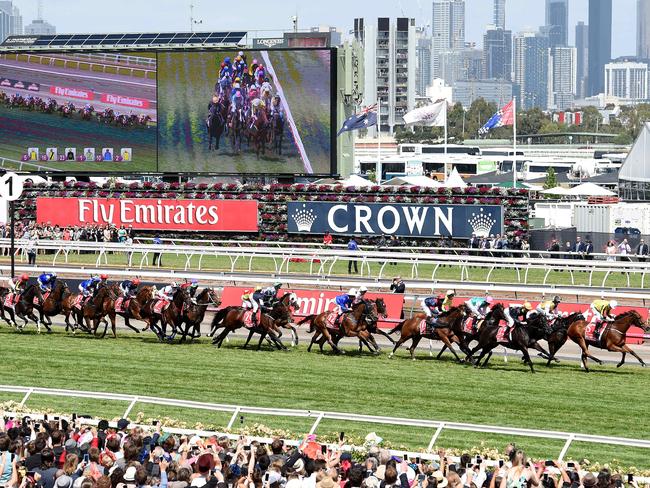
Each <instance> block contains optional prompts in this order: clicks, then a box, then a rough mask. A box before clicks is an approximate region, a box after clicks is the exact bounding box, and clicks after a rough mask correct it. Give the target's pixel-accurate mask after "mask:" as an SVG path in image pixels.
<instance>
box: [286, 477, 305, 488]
mask: <svg viewBox="0 0 650 488" xmlns="http://www.w3.org/2000/svg"><path fill="white" fill-rule="evenodd" d="M284 488H302V482H301V481H300V480H299V479H297V478H293V479H290V480H289V481H287V484H286V485H284Z"/></svg>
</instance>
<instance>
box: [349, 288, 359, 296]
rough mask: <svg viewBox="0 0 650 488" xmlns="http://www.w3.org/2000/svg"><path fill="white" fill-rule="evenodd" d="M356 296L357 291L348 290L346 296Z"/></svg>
mask: <svg viewBox="0 0 650 488" xmlns="http://www.w3.org/2000/svg"><path fill="white" fill-rule="evenodd" d="M356 294H357V290H356V289H354V288H350V291H349V292H348V295H356Z"/></svg>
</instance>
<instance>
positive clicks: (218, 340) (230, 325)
mask: <svg viewBox="0 0 650 488" xmlns="http://www.w3.org/2000/svg"><path fill="white" fill-rule="evenodd" d="M245 313H246V310H244V309H243V308H242V307H224V308H222V309H221V310H219V311H218V312H217V313H216V314H215V315H214V318H213V319H212V332H211V333H212V335H214V333H216V330H217V329H220V328H223V329H224V330H223V332H221V333H220V334H219V335H218V336H217V337H215V338H214V339H212V344H214V345H216V346H217V347H221V345H222V344H223V341H224V339H225V338H226V336H227V335H228V334H230V333H231V332H233V331H235V330H237V329H239V328H241V327H246V323H245V322H244V314H245ZM251 330H253V331H254V332H257V333H258V334H261V337H260V342H259V343H258V345H257V350H258V351H259V350H260V349H261V348H262V341H263V340H264V338H265V337H266V336H267V335H268V336H269V338H270V339H271V342H272V343H273V345H274V346H275V347H277V348H278V349H279V350H283V349H284V350H286V349H287V348H286V346H285V345H284V344H282V341H281V340H280V338H279V336H278V335H276V333H277V334H279V333H280V330H279V329H278V328H277V326H276V325H275V320H274V319H273V318H272V317H271V316H270V315H268V314H265V313H263V314H260V319H259V322H258V324H257V326H256V327H251ZM244 347H245V346H244Z"/></svg>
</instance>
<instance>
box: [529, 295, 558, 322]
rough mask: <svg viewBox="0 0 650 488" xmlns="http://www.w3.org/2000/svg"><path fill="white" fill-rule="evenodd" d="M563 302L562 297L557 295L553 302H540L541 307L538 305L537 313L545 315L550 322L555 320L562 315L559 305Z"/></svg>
mask: <svg viewBox="0 0 650 488" xmlns="http://www.w3.org/2000/svg"><path fill="white" fill-rule="evenodd" d="M561 301H562V300H561V299H560V297H559V296H557V295H555V296H554V297H553V300H545V301H543V302H540V303H539V305H537V308H536V309H535V311H536V312H538V313H541V314H544V316H545V317H546V318H547V319H548V320H554V319H556V318H557V316H558V315H559V314H560V310H559V309H558V305H559V304H560V302H561Z"/></svg>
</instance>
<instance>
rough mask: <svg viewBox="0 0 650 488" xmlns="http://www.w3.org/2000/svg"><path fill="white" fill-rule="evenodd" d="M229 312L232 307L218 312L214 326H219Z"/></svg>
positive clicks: (214, 319) (213, 321) (213, 322)
mask: <svg viewBox="0 0 650 488" xmlns="http://www.w3.org/2000/svg"><path fill="white" fill-rule="evenodd" d="M228 312H230V307H224V308H222V309H219V310H217V313H215V314H214V317H213V318H212V326H215V325H219V324H220V323H221V322H222V321H223V320H224V319H225V318H226V315H228Z"/></svg>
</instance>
